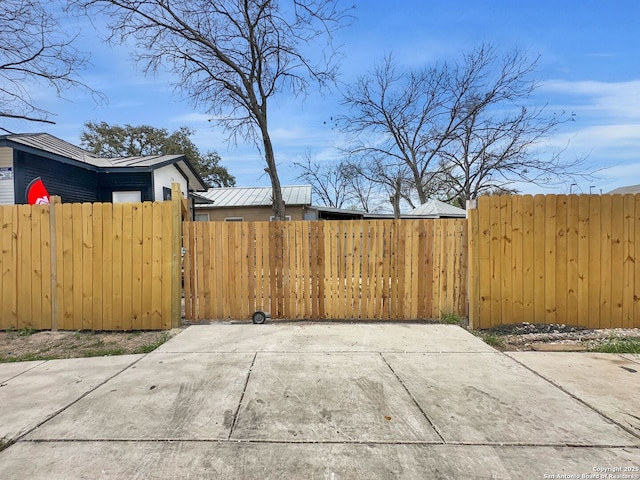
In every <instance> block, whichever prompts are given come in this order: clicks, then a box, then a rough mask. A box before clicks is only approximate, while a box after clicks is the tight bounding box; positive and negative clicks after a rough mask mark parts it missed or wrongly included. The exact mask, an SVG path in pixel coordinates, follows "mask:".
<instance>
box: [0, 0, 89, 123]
mask: <svg viewBox="0 0 640 480" xmlns="http://www.w3.org/2000/svg"><path fill="white" fill-rule="evenodd" d="M61 8H62V6H61V5H60V4H59V3H58V2H57V1H56V0H2V1H1V2H0V117H5V118H14V119H20V120H28V121H33V122H44V123H55V122H53V121H51V120H50V116H51V112H48V111H46V110H44V109H43V108H41V107H39V106H38V105H37V102H36V101H35V100H34V99H33V98H32V95H31V90H32V89H33V88H35V87H37V86H38V85H42V84H45V85H48V86H50V87H53V88H54V89H55V91H56V92H57V94H58V96H60V95H61V94H62V93H63V92H64V91H65V90H66V89H68V88H70V87H78V86H82V87H86V86H85V85H84V84H83V83H81V82H80V81H79V80H77V79H74V77H75V75H76V74H77V73H78V71H79V70H80V69H81V68H82V67H83V66H84V65H85V64H86V62H87V60H88V58H87V57H86V56H85V55H84V54H82V53H81V52H79V51H78V50H77V49H76V48H75V47H74V46H73V41H74V40H75V39H74V37H73V36H70V35H68V34H67V33H66V32H65V30H64V29H63V28H62V27H61V19H60V18H59V15H56V12H60V11H61ZM93 93H95V92H93Z"/></svg>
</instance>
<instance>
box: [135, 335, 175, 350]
mask: <svg viewBox="0 0 640 480" xmlns="http://www.w3.org/2000/svg"><path fill="white" fill-rule="evenodd" d="M169 338H171V337H170V335H169V334H168V333H167V332H164V333H162V335H160V336H159V337H158V338H157V339H156V340H154V341H153V342H149V343H147V344H145V345H140V347H138V348H137V349H136V351H135V353H149V352H153V351H154V350H155V349H156V348H158V347H159V346H160V345H162V344H163V343H165V342H166V341H167V340H169Z"/></svg>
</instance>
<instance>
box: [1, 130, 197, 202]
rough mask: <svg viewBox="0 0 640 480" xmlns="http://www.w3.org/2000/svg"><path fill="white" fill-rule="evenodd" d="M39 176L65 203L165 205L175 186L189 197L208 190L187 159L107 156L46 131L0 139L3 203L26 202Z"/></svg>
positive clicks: (51, 192) (172, 156) (52, 192)
mask: <svg viewBox="0 0 640 480" xmlns="http://www.w3.org/2000/svg"><path fill="white" fill-rule="evenodd" d="M37 177H42V181H43V182H44V184H45V187H46V188H47V191H48V192H49V194H50V195H58V196H60V198H61V199H62V202H64V203H70V202H134V201H161V200H165V199H168V198H170V196H171V184H172V183H174V182H175V183H179V184H180V187H181V190H182V193H183V195H185V197H190V196H191V195H190V193H192V192H194V191H196V192H197V191H199V192H204V191H206V184H205V183H204V180H202V178H201V177H200V175H198V173H197V172H196V171H195V170H194V168H193V167H192V166H191V164H190V163H189V162H188V161H187V159H186V158H185V157H184V155H152V156H144V157H122V158H102V157H100V156H98V155H95V154H93V153H91V152H89V151H87V150H84V149H82V148H80V147H77V146H75V145H73V144H71V143H68V142H65V141H64V140H62V139H60V138H57V137H54V136H52V135H49V134H47V133H35V134H12V135H0V205H14V204H23V203H26V188H27V185H28V184H29V182H31V180H33V179H34V178H37Z"/></svg>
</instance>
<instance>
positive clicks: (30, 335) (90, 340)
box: [0, 329, 182, 362]
mask: <svg viewBox="0 0 640 480" xmlns="http://www.w3.org/2000/svg"><path fill="white" fill-rule="evenodd" d="M181 330H182V329H173V330H169V331H162V332H158V331H153V332H73V331H72V332H69V331H64V332H63V331H59V332H51V331H43V332H33V331H31V330H28V329H23V330H14V331H8V332H0V362H16V361H27V360H48V359H52V358H73V357H95V356H104V355H124V354H129V353H148V352H150V351H152V350H154V349H155V348H157V347H158V346H160V345H162V344H163V343H164V342H166V341H167V340H168V339H169V338H171V337H172V336H174V335H176V334H177V333H179V332H180V331H181Z"/></svg>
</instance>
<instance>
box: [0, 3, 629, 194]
mask: <svg viewBox="0 0 640 480" xmlns="http://www.w3.org/2000/svg"><path fill="white" fill-rule="evenodd" d="M282 1H286V0H282ZM351 3H352V2H347V1H345V5H348V4H351ZM355 6H356V9H355V10H354V12H353V13H354V15H355V17H356V18H355V21H354V23H353V25H351V26H350V27H348V28H346V29H344V30H342V31H341V32H340V33H339V34H338V41H339V43H341V44H342V45H343V49H342V53H343V55H344V60H343V62H342V68H341V76H340V81H342V82H345V83H349V82H350V81H353V80H354V79H355V78H357V77H358V76H359V75H361V74H364V73H366V72H367V71H369V70H371V69H372V68H373V66H374V65H375V63H376V62H379V61H380V60H381V59H382V57H383V56H384V55H385V54H393V55H394V57H395V58H396V60H397V61H398V62H400V63H401V65H403V66H406V67H408V68H414V67H420V66H425V65H429V64H432V63H433V62H436V61H442V60H447V61H455V60H457V59H459V58H460V56H461V54H463V53H466V52H469V51H471V50H472V49H473V48H475V47H478V46H479V45H480V44H482V43H483V42H484V43H491V44H493V45H494V46H495V47H496V48H497V49H498V50H501V51H508V50H512V49H514V48H519V49H523V50H527V51H528V52H529V53H530V54H531V55H538V54H539V55H540V56H541V57H540V62H539V68H538V71H537V79H538V80H539V81H540V88H539V89H538V90H537V92H536V94H535V97H534V98H533V102H534V103H536V104H540V105H544V104H547V105H548V107H547V108H549V110H550V111H561V110H566V111H571V112H575V114H576V117H575V118H576V121H575V122H571V123H568V124H565V125H563V126H562V128H561V129H560V131H558V132H557V134H556V135H554V137H552V138H550V139H549V143H550V145H552V146H557V147H559V148H560V147H564V146H566V145H567V143H568V148H567V149H566V151H565V152H564V153H563V155H565V156H567V157H568V158H569V159H572V158H575V157H584V156H587V159H588V160H587V161H588V164H589V168H592V169H594V170H595V169H598V170H599V173H598V176H599V178H598V179H596V180H591V181H585V182H581V183H580V184H579V185H577V186H571V189H572V191H573V192H576V191H577V192H580V191H582V192H585V193H589V191H590V190H592V191H593V192H594V193H596V192H599V191H600V190H602V191H603V192H607V191H609V190H611V189H613V188H616V187H619V186H623V185H629V184H638V183H640V28H639V27H640V2H637V0H624V1H616V0H612V1H610V2H604V1H602V0H600V1H590V0H581V1H578V0H574V1H569V0H554V1H552V0H539V1H535V2H534V1H525V0H510V1H496V0H493V1H492V0H485V1H460V0H458V1H456V0H449V1H426V0H425V1H421V0H404V1H398V2H390V1H388V0H368V1H365V0H356V1H355ZM71 28H78V27H71ZM99 35H100V34H97V33H96V32H94V31H92V30H89V29H88V28H87V29H85V30H83V31H82V32H81V35H80V37H79V41H80V42H81V43H80V44H79V45H78V46H79V48H81V49H82V50H84V51H87V52H90V53H91V55H92V66H90V67H89V68H87V69H86V70H85V71H84V72H83V77H82V80H83V81H84V82H86V83H88V84H89V85H90V86H91V87H93V88H94V89H96V90H98V91H100V92H102V93H104V94H105V95H106V96H107V98H108V103H107V104H105V105H96V104H95V102H94V101H93V100H92V98H91V96H90V95H88V94H87V93H86V92H84V91H80V90H78V91H69V92H66V94H65V100H61V99H58V98H56V97H55V95H53V93H52V92H49V91H47V90H44V89H38V90H34V95H33V96H34V98H36V99H38V100H40V103H39V104H40V105H41V106H42V107H43V108H45V109H48V110H50V111H52V112H54V113H56V115H55V117H53V120H54V121H56V125H52V126H49V125H44V124H33V123H29V122H21V121H11V120H2V121H0V126H4V127H5V128H7V129H9V130H11V131H14V132H38V131H46V132H48V133H51V134H53V135H56V136H59V137H61V138H63V139H65V140H67V141H70V142H72V143H76V144H78V143H79V136H80V133H81V131H82V126H83V124H84V123H85V122H87V121H106V122H109V123H114V124H125V123H128V124H132V125H140V124H149V125H153V126H155V127H162V128H166V129H168V130H170V131H172V130H175V129H177V128H179V127H180V126H183V125H186V126H189V127H191V128H193V129H194V130H196V132H197V133H196V135H195V136H194V137H193V140H194V141H195V143H196V144H197V145H198V147H199V148H200V149H201V150H202V151H203V152H205V151H208V150H216V151H218V153H220V155H221V157H222V159H223V164H224V166H225V167H227V169H228V170H229V171H230V172H231V173H232V174H233V175H235V176H236V178H237V184H238V185H239V186H252V185H269V179H268V177H267V176H266V175H265V174H264V172H263V168H264V163H263V160H262V159H261V157H260V154H259V152H258V151H257V150H256V149H255V148H254V146H253V145H251V144H246V145H245V144H238V145H233V144H231V145H229V144H228V143H227V142H226V141H225V135H224V133H223V132H222V130H221V129H220V128H219V127H216V126H215V124H212V123H211V122H209V121H208V116H207V115H205V114H204V113H203V112H202V111H197V110H195V109H194V108H193V107H192V106H191V105H190V104H189V103H188V102H187V101H186V100H184V99H181V98H180V97H179V96H178V95H177V94H175V93H174V92H173V90H172V87H171V86H170V82H169V80H170V74H169V73H163V74H158V75H155V76H147V77H145V76H144V75H143V74H142V73H141V72H140V71H138V70H137V69H136V66H135V65H134V64H133V63H132V61H131V60H130V56H129V51H128V49H127V47H118V48H114V47H109V46H107V45H106V44H104V43H103V42H102V41H101V40H100V39H99ZM340 109H341V106H340V101H339V93H338V91H337V90H335V89H334V90H333V91H330V92H328V93H325V94H324V95H320V94H319V93H316V92H314V91H311V92H310V95H309V96H308V97H307V98H306V100H305V101H304V102H301V101H300V100H299V99H292V98H288V97H286V96H281V97H278V98H276V99H274V101H273V102H272V104H271V113H272V117H271V120H270V125H271V129H272V135H273V141H274V147H275V151H276V157H277V162H278V165H279V173H280V177H281V182H282V184H284V185H286V184H299V183H300V181H299V180H297V178H296V176H297V172H296V171H295V170H294V169H293V168H292V167H291V165H292V163H293V162H295V161H300V160H302V159H303V158H304V157H305V156H307V155H311V156H312V158H314V159H315V160H318V161H330V160H335V159H337V158H338V157H337V156H338V155H339V154H338V152H337V150H336V149H335V147H336V146H338V145H340V143H341V141H342V139H341V136H340V134H339V132H337V131H334V130H333V129H332V128H331V127H330V122H329V119H330V117H332V116H336V115H337V114H339V113H341V110H340ZM325 122H327V123H325ZM520 188H521V189H522V190H523V191H524V192H526V193H568V192H569V188H570V187H569V185H563V186H559V187H554V188H546V189H543V188H541V187H537V186H527V185H522V186H520Z"/></svg>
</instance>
